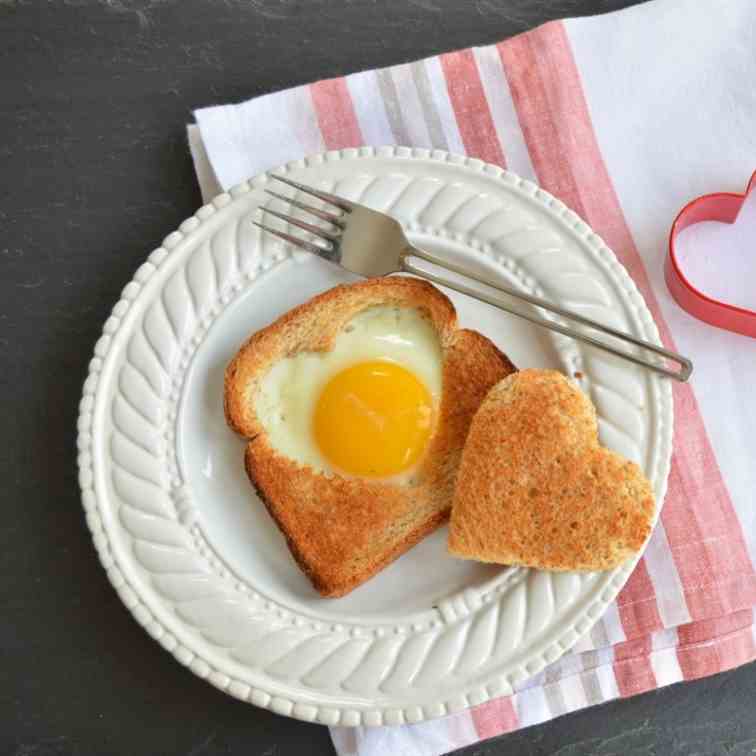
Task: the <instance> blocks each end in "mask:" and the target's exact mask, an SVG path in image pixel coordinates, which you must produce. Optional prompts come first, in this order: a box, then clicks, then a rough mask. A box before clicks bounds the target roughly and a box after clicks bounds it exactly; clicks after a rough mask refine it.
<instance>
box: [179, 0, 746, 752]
mask: <svg viewBox="0 0 756 756" xmlns="http://www.w3.org/2000/svg"><path fill="white" fill-rule="evenodd" d="M755 50H756V3H755V2H753V0H727V2H725V1H724V0H719V1H714V0H710V1H709V2H701V0H655V1H654V2H650V3H646V4H644V5H640V6H635V7H633V8H630V9H627V10H624V11H621V12H617V13H612V14H608V15H605V16H599V17H594V18H585V19H570V20H566V21H563V22H553V23H549V24H546V25H545V26H542V27H540V28H537V29H535V30H534V31H531V32H528V33H527V34H522V35H520V36H518V37H515V38H513V39H509V40H507V41H505V42H502V43H500V44H497V45H492V46H489V47H481V48H474V49H469V50H462V51H459V52H452V53H447V54H444V55H440V56H438V57H433V58H428V59H426V60H422V61H419V62H416V63H411V64H407V65H399V66H394V67H391V68H387V69H383V70H379V71H365V72H361V73H356V74H352V75H350V76H346V77H341V78H337V79H331V80H328V81H319V82H316V83H314V84H310V85H308V86H302V87H297V88H294V89H290V90H287V91H284V92H278V93H275V94H270V95H266V96H264V97H259V98H256V99H254V100H250V101H249V102H245V103H242V104H240V105H229V106H220V107H211V108H206V109H203V110H199V111H197V112H196V114H195V115H196V120H197V126H193V127H190V145H191V147H192V152H193V154H194V157H195V163H196V166H197V173H198V178H199V180H200V183H201V185H202V187H203V192H204V193H205V196H206V197H208V196H211V195H212V194H213V193H215V192H216V191H218V190H219V189H220V188H223V189H227V188H229V187H230V186H232V185H233V184H236V183H237V182H240V181H242V180H243V179H245V178H247V177H249V176H252V175H254V174H256V173H259V172H260V171H264V170H266V169H269V168H271V167H274V166H276V165H278V164H281V163H284V162H287V161H289V160H292V159H295V158H299V157H301V156H303V155H306V154H308V153H314V152H320V151H322V150H326V149H336V148H343V147H354V146H359V145H363V144H373V145H382V144H406V145H412V146H418V147H436V148H441V149H444V150H450V151H452V152H457V153H464V154H467V155H472V156H475V157H478V158H481V159H483V160H486V161H489V162H492V163H496V164H498V165H502V166H507V167H508V168H510V169H511V170H513V171H515V172H516V173H518V174H520V175H521V176H524V177H527V178H529V179H532V180H534V181H537V182H538V183H539V184H541V186H543V187H544V188H545V189H547V190H548V191H549V192H551V193H552V194H555V195H556V196H557V197H559V198H561V199H562V200H563V201H564V202H566V203H567V204H568V205H569V206H570V207H571V208H573V209H574V210H575V211H576V212H577V213H578V214H579V215H581V216H582V217H583V218H585V220H586V221H587V222H588V223H589V224H590V225H591V226H592V227H593V228H594V229H595V230H596V231H597V232H598V233H599V234H600V235H601V236H602V237H603V238H604V239H605V240H606V242H607V243H608V244H609V246H610V247H611V248H612V249H613V250H614V251H615V253H616V254H617V256H618V257H619V259H620V260H621V261H622V262H623V264H624V265H625V266H626V267H627V269H628V270H629V271H630V274H631V275H632V276H633V278H634V279H635V282H636V283H637V285H638V287H639V288H640V290H641V292H642V293H643V296H644V297H645V299H646V302H647V303H648V306H649V307H650V309H651V311H652V312H653V314H654V317H655V318H656V322H657V323H658V325H659V331H660V333H661V335H662V338H663V340H664V342H665V343H666V345H667V346H669V347H672V348H676V349H678V350H679V351H680V352H682V353H683V354H687V355H690V356H691V357H692V358H693V360H694V362H695V364H696V371H695V372H694V374H693V379H692V383H691V384H690V385H677V386H675V388H674V395H675V451H674V457H673V461H672V470H671V474H670V479H669V490H668V493H667V497H666V501H665V502H664V507H663V510H662V513H661V518H660V521H659V525H658V526H657V528H656V530H655V532H654V535H653V538H652V540H651V542H650V544H649V546H648V549H647V551H646V553H645V555H644V557H643V559H642V560H641V561H640V563H639V564H638V567H637V569H636V570H635V572H634V573H633V575H632V577H631V579H630V580H629V582H628V583H627V585H626V587H625V588H624V590H623V591H622V593H621V594H620V596H619V598H618V599H617V601H616V603H615V604H614V605H613V606H612V607H611V608H610V610H609V611H608V612H607V613H606V615H605V616H604V617H603V619H602V620H601V621H600V622H598V623H597V624H596V625H595V627H594V628H593V630H592V631H591V633H590V635H589V636H587V637H585V638H584V639H583V640H582V641H581V642H580V643H579V644H578V646H577V647H575V648H574V649H573V651H572V652H570V653H568V654H567V655H565V656H564V657H562V659H560V660H559V661H557V662H556V663H555V664H553V665H551V666H550V667H548V668H547V669H546V670H545V671H544V672H543V673H542V674H540V675H538V676H537V677H535V678H533V679H531V680H529V681H527V682H526V683H525V684H523V685H522V686H521V687H520V688H519V689H518V690H517V692H516V693H515V694H514V695H512V696H509V697H506V698H501V699H499V700H494V701H491V702H489V703H486V704H483V705H482V706H479V707H477V708H475V709H472V710H469V711H466V712H461V713H458V714H455V715H453V716H450V717H447V718H445V719H441V720H436V721H431V722H425V723H420V724H417V725H407V726H402V727H394V728H391V727H382V728H375V729H346V728H344V729H342V728H337V729H334V730H333V731H332V735H333V741H334V744H335V746H336V749H337V751H338V752H339V753H340V754H344V755H346V754H360V756H365V755H368V754H370V755H372V754H384V753H393V754H413V755H416V754H417V755H419V754H423V755H425V756H430V755H431V754H441V753H445V752H447V751H450V750H453V749H455V748H458V747H461V746H464V745H468V744H470V743H473V742H476V741H478V740H481V739H483V738H488V737H491V736H494V735H498V734H500V733H504V732H508V731H511V730H514V729H516V728H519V727H525V726H528V725H533V724H535V723H538V722H543V721H545V720H548V719H551V718H552V717H555V716H558V715H560V714H563V713H565V712H570V711H574V710H576V709H580V708H582V707H585V706H589V705H592V704H596V703H600V702H603V701H607V700H610V699H613V698H618V697H623V696H630V695H634V694H636V693H641V692H643V691H647V690H651V689H653V688H657V687H660V686H662V685H669V684H670V683H675V682H678V681H681V680H691V679H694V678H698V677H703V676H705V675H711V674H714V673H716V672H720V671H722V670H725V669H729V668H732V667H735V666H737V665H740V664H743V663H745V662H748V661H751V660H752V659H754V657H756V636H755V634H754V627H755V625H754V607H755V606H756V573H755V571H754V564H755V563H756V493H754V492H756V465H754V463H753V460H755V459H756V434H754V433H753V431H752V429H753V428H754V427H756V402H754V401H753V399H752V394H753V386H752V384H753V376H755V375H756V342H754V341H753V340H750V339H748V338H746V337H743V336H737V335H735V334H732V333H729V332H726V331H721V330H717V329H715V328H712V327H710V326H707V325H704V324H703V323H701V322H698V321H696V320H694V319H693V318H691V317H690V316H688V315H687V314H686V313H685V312H683V311H682V310H680V309H679V308H678V307H677V305H676V304H675V303H674V301H673V300H672V299H671V297H670V295H669V293H668V292H667V290H666V287H665V284H664V277H663V259H664V255H665V248H666V238H667V233H668V230H669V227H670V224H671V222H672V220H673V218H674V216H675V213H676V211H677V210H678V209H679V208H680V207H681V206H682V205H683V204H684V203H685V202H686V201H687V200H688V199H690V198H692V197H695V196H697V195H699V194H704V193H707V192H711V191H720V190H731V191H739V190H742V187H743V186H745V184H746V182H747V180H748V178H749V176H750V174H751V173H752V171H753V169H754V168H755V167H756V87H755V86H754V83H755V82H756V53H754V51H755Z"/></svg>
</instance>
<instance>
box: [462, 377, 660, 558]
mask: <svg viewBox="0 0 756 756" xmlns="http://www.w3.org/2000/svg"><path fill="white" fill-rule="evenodd" d="M653 517H654V499H653V493H652V490H651V485H650V483H649V482H648V480H646V478H645V477H644V475H643V473H642V472H641V470H640V468H639V467H638V466H637V465H636V464H635V463H633V462H630V461H628V460H626V459H624V458H623V457H621V456H620V455H619V454H616V453H615V452H613V451H610V450H608V449H605V448H603V447H601V446H600V445H599V441H598V428H597V423H596V412H595V409H594V407H593V405H592V404H591V402H590V400H589V399H588V397H587V396H585V394H583V392H582V391H580V389H579V388H577V387H576V386H574V385H573V384H572V383H570V382H569V381H568V380H567V379H566V378H565V377H564V376H563V375H561V374H560V373H558V372H556V371H551V370H523V371H521V372H519V373H515V374H513V375H511V376H509V377H508V378H505V379H504V380H502V381H501V382H500V383H498V384H497V385H496V386H494V387H493V388H492V389H491V391H490V392H489V393H488V395H487V396H486V398H485V400H484V401H483V403H482V404H481V406H480V408H479V409H478V411H477V413H476V414H475V417H474V418H473V422H472V424H471V426H470V432H469V434H468V437H467V442H466V444H465V449H464V452H463V455H462V462H461V465H460V469H459V474H458V478H457V484H456V489H455V495H454V503H453V507H452V516H451V523H450V528H449V551H450V552H451V553H452V554H454V555H456V556H460V557H464V558H468V559H477V560H480V561H485V562H496V563H500V564H509V565H522V566H526V567H534V568H539V569H545V570H605V569H610V568H613V567H616V566H617V565H619V564H621V563H622V562H623V561H625V560H626V559H628V558H629V557H630V556H632V555H633V554H634V553H636V552H637V551H638V550H639V549H640V548H641V547H642V546H643V544H644V543H645V541H646V539H647V538H648V535H649V533H650V531H651V526H652V522H653Z"/></svg>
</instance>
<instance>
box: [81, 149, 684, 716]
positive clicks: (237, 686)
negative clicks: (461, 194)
mask: <svg viewBox="0 0 756 756" xmlns="http://www.w3.org/2000/svg"><path fill="white" fill-rule="evenodd" d="M363 157H364V158H386V159H402V160H406V159H419V160H431V161H439V162H448V163H452V164H454V165H457V166H459V167H463V168H467V169H470V170H472V171H477V172H480V173H484V174H487V175H488V176H491V177H493V178H497V179H504V178H507V179H508V183H509V184H510V188H511V187H512V185H513V183H514V184H516V185H517V186H518V187H519V188H524V189H525V190H526V192H527V193H528V194H531V195H532V196H533V197H537V198H538V199H539V200H540V204H541V206H542V207H543V209H544V210H545V211H546V212H547V213H548V214H550V215H552V216H558V217H560V218H562V219H564V218H566V219H567V221H568V222H570V225H571V227H572V230H573V232H574V233H575V234H576V235H577V236H578V238H579V239H580V240H581V242H583V243H584V244H588V245H589V246H592V247H594V249H595V250H596V251H597V252H599V251H600V252H601V254H602V255H603V256H604V257H605V258H607V260H608V263H609V265H610V267H611V269H612V270H611V272H612V273H613V274H614V276H615V278H618V279H619V281H618V282H619V283H620V284H621V285H622V288H623V289H624V290H625V293H626V294H627V295H628V297H630V296H633V295H634V298H635V302H632V304H634V305H635V307H636V309H637V311H638V315H639V316H641V315H642V316H643V318H642V320H643V321H644V325H645V326H646V328H647V329H648V331H649V334H650V336H651V339H652V340H653V341H655V342H656V343H661V342H660V339H659V334H658V328H657V326H656V323H655V321H654V319H653V316H652V315H651V313H650V310H649V308H648V305H647V304H646V302H645V299H644V298H643V296H642V295H641V293H640V291H639V290H638V288H637V285H636V284H635V281H634V280H633V279H632V278H631V276H630V274H629V273H628V271H627V270H626V269H625V267H624V266H623V265H622V264H621V263H619V261H618V260H617V258H616V255H615V254H614V252H613V251H612V250H611V249H610V248H609V247H608V246H607V245H606V244H605V243H604V242H603V240H602V239H601V238H600V237H599V236H598V235H597V234H596V233H595V232H594V231H593V230H592V229H591V228H590V226H589V225H588V224H587V223H586V222H585V221H583V220H582V219H581V218H579V216H577V214H575V213H574V212H573V211H572V210H570V209H569V208H567V207H566V206H565V205H564V204H563V203H562V202H561V201H560V200H558V199H556V198H554V197H553V196H552V195H551V194H550V193H548V192H546V191H545V190H543V189H541V188H540V187H538V186H537V185H536V184H534V183H533V182H531V181H528V180H527V179H523V178H521V177H519V176H517V175H516V174H514V173H512V172H511V171H508V170H506V169H503V168H500V167H498V166H495V165H492V164H489V163H485V162H483V161H481V160H479V159H477V158H470V157H465V156H461V155H454V154H452V153H448V152H445V151H442V150H429V149H424V148H410V147H401V146H387V147H362V148H348V149H344V150H333V151H329V152H325V153H320V154H317V155H313V156H308V157H305V158H302V159H300V160H294V161H290V162H288V163H286V164H285V165H284V166H281V167H278V168H274V169H272V170H270V171H266V172H265V173H261V174H259V175H258V176H256V177H253V178H251V179H249V180H247V181H244V182H242V183H241V184H238V185H236V186H235V187H232V188H231V189H230V190H229V191H228V192H223V193H221V194H220V195H218V196H217V197H215V198H214V199H213V200H211V202H209V203H208V204H206V205H204V206H202V207H201V208H199V209H198V210H197V211H196V213H195V214H194V215H192V216H190V217H189V218H188V219H187V220H185V221H184V222H183V223H181V224H180V225H179V228H178V230H177V231H174V232H172V233H171V234H169V235H168V236H167V237H166V238H165V239H164V241H163V243H162V245H161V246H160V247H158V248H157V249H156V250H155V251H154V252H152V253H151V254H150V255H149V256H148V258H147V261H146V262H145V263H143V264H142V265H141V266H140V267H139V268H138V269H137V271H136V273H135V274H134V276H133V278H132V280H131V281H130V282H129V283H128V284H127V285H126V286H125V287H124V289H123V292H122V294H121V297H120V299H119V301H118V302H117V303H116V305H115V306H114V307H113V312H112V314H111V316H110V317H109V318H108V319H107V320H106V321H105V324H104V326H103V334H102V336H101V337H100V338H99V339H98V341H97V343H96V345H95V348H94V357H93V358H92V360H91V361H90V363H89V369H88V375H87V378H86V380H85V382H84V387H83V391H82V398H81V402H80V407H79V419H78V436H77V447H78V452H79V453H78V458H77V462H78V468H79V485H80V489H81V496H82V504H83V507H84V510H85V514H86V522H87V525H88V527H89V529H90V531H91V534H92V538H93V542H94V544H95V548H96V550H97V553H98V556H99V558H100V561H101V563H102V565H103V567H104V568H105V570H106V574H107V575H108V578H109V579H110V582H111V584H112V585H113V587H114V588H115V589H116V591H117V592H118V594H119V596H120V597H121V600H122V601H123V603H124V604H125V605H126V607H127V608H128V609H129V610H130V612H131V613H132V615H133V616H134V617H135V619H136V620H137V621H138V622H139V623H140V624H141V625H142V626H143V627H145V629H146V630H147V632H148V633H149V634H150V635H151V636H152V637H153V638H155V639H156V640H158V642H160V643H161V645H162V646H163V647H164V648H166V650H168V651H170V652H171V653H172V654H173V656H174V657H175V658H176V659H177V660H178V661H179V662H180V663H182V664H183V665H184V666H188V667H189V668H190V669H191V670H192V671H193V672H195V674H198V676H200V677H202V678H204V679H207V680H208V681H209V682H210V683H211V684H213V685H215V686H216V687H218V688H220V689H221V690H224V691H225V692H227V693H229V694H231V695H233V696H235V697H237V698H242V699H243V700H247V701H249V702H251V703H253V704H255V705H258V706H261V707H263V708H268V709H271V710H272V711H274V712H276V713H279V714H284V715H287V716H293V717H295V718H299V719H303V720H305V721H316V722H320V723H323V724H328V725H335V724H339V725H342V726H356V725H383V724H402V723H406V722H419V721H423V720H426V719H431V718H436V717H440V716H444V715H446V714H449V713H453V712H454V711H457V710H459V709H463V708H467V707H469V706H473V705H477V704H480V703H484V702H485V701H487V700H490V699H491V698H495V697H498V696H500V695H504V694H506V693H507V692H508V689H509V688H511V677H512V676H513V673H511V672H510V673H508V674H499V675H491V676H490V677H489V678H488V680H489V682H488V684H486V685H484V686H483V687H482V688H476V689H475V690H472V691H468V692H463V693H461V694H460V695H459V696H455V697H454V698H452V699H449V700H444V701H439V702H437V703H438V704H439V705H438V706H437V707H436V710H435V712H434V713H431V714H428V712H427V711H426V707H425V706H422V707H421V706H418V705H416V704H412V705H409V706H406V707H402V706H398V707H396V706H393V707H392V706H390V705H377V706H375V707H374V708H372V709H368V708H359V709H354V708H350V707H348V706H343V707H341V708H339V707H336V706H333V705H318V704H317V703H312V702H310V701H307V702H304V701H302V700H297V699H296V698H294V699H293V700H290V699H287V698H285V697H282V696H280V695H278V694H277V693H276V691H275V690H273V689H271V690H267V691H266V690H264V689H262V688H252V689H250V686H249V685H248V683H245V682H242V681H239V680H234V679H232V678H229V677H228V675H227V674H226V673H225V672H221V671H219V670H217V669H216V668H214V667H213V664H212V662H211V661H210V660H207V659H204V660H202V658H201V655H199V654H197V652H196V650H193V649H190V648H187V647H186V646H184V645H182V644H181V643H179V642H178V641H177V640H176V638H175V637H174V636H173V635H172V634H171V633H170V631H168V630H166V628H165V627H164V626H163V624H162V623H161V622H160V620H158V619H157V618H156V617H155V616H154V615H153V612H152V611H151V610H150V607H149V606H148V605H147V602H145V601H144V599H143V598H142V597H141V596H140V595H139V594H138V593H137V592H136V591H135V590H134V589H133V588H132V585H130V582H129V580H128V579H127V576H126V575H124V572H128V569H127V566H126V567H124V570H122V569H121V565H119V564H118V563H117V561H116V559H115V557H114V555H113V550H112V549H111V544H110V536H109V533H108V530H107V528H105V527H104V526H103V519H102V517H101V514H100V509H99V506H98V496H97V495H96V493H95V489H94V473H93V456H92V453H91V448H92V440H93V434H92V429H93V424H94V422H95V418H94V412H93V410H94V408H95V403H96V399H97V396H98V391H99V387H100V381H99V377H100V373H101V371H102V369H103V366H104V365H105V360H106V357H107V355H108V353H109V350H110V347H111V345H112V344H113V343H114V341H115V338H114V337H115V336H116V334H117V333H118V331H119V330H120V328H121V325H122V323H123V320H124V319H125V316H126V315H127V313H128V311H129V310H130V309H131V306H132V303H133V302H134V301H135V300H136V299H137V298H138V297H139V296H140V295H141V294H142V291H143V288H144V287H145V284H146V283H147V282H148V281H149V279H150V278H151V277H152V275H153V274H154V273H155V272H156V271H157V270H158V269H159V268H160V266H161V264H162V263H163V262H164V261H165V260H166V258H168V257H169V256H170V255H171V251H172V250H173V249H174V248H176V247H177V246H178V245H180V244H181V242H183V241H184V240H185V239H187V238H188V237H189V236H191V235H192V234H193V233H194V232H196V231H197V230H198V229H199V228H200V227H201V226H202V225H203V224H204V223H206V222H207V221H208V220H209V219H210V218H212V217H213V216H214V214H215V212H216V210H220V209H221V208H223V207H226V206H227V205H229V204H230V203H232V202H233V201H234V200H235V199H236V198H238V197H239V196H241V195H244V194H247V193H248V192H250V191H252V190H253V189H255V188H256V186H255V184H256V183H257V182H259V181H260V180H261V179H263V178H264V177H265V176H268V175H269V174H270V173H274V172H278V173H288V172H291V171H296V170H302V169H307V168H311V167H313V166H317V165H318V164H321V163H323V162H330V161H336V160H350V159H359V158H363ZM628 304H630V302H628ZM658 386H659V402H660V405H661V406H660V409H661V410H662V413H661V414H660V418H659V420H658V423H657V425H660V426H661V427H660V433H659V435H658V436H657V438H658V443H659V452H658V454H659V458H660V464H659V478H660V480H659V493H658V497H657V507H656V517H655V522H656V519H658V516H659V513H660V511H661V507H662V505H663V501H664V496H665V494H666V489H667V484H668V477H669V470H670V465H671V453H672V434H673V423H674V411H673V402H672V391H671V386H670V385H669V381H660V382H659V384H658ZM661 415H663V417H662V416H661ZM667 417H668V419H669V422H667V423H663V422H662V420H666V419H667ZM647 543H648V541H647V542H646V544H644V547H643V549H642V550H641V551H640V552H639V553H638V554H637V555H636V556H635V557H634V558H632V559H631V560H629V561H628V562H625V563H624V564H623V565H621V566H620V567H618V568H616V569H615V570H613V571H612V572H611V573H610V574H611V579H610V580H609V581H608V587H606V588H604V590H603V592H602V594H601V595H600V596H599V597H597V600H598V602H599V603H600V606H601V609H600V611H599V612H597V613H596V614H595V617H594V616H591V617H590V620H589V622H588V624H587V627H585V629H582V630H581V631H580V632H576V630H575V628H576V626H577V625H578V624H579V620H581V621H584V620H585V619H586V617H587V615H588V613H589V612H588V609H586V610H584V611H583V612H581V614H580V615H579V617H578V619H576V620H575V621H573V622H572V623H571V628H570V630H571V631H572V632H573V634H574V635H575V639H574V640H573V641H572V642H571V643H568V644H566V645H565V644H563V643H562V642H561V639H560V640H559V641H553V642H552V643H550V644H548V645H547V646H545V647H542V648H541V649H540V651H539V652H538V653H536V654H532V655H531V656H529V657H528V659H527V662H528V663H527V670H528V673H529V674H536V673H537V672H539V671H540V670H541V669H542V668H543V667H544V666H546V664H548V663H551V662H553V661H555V660H556V659H557V658H559V656H561V655H562V653H564V652H565V651H566V650H568V649H569V648H571V646H572V645H573V643H574V642H575V641H576V640H577V639H578V638H579V637H580V636H581V635H583V634H584V633H585V632H587V631H588V629H589V628H590V627H591V626H592V625H593V624H594V622H595V621H597V619H598V618H599V617H600V616H601V615H602V614H603V613H604V610H605V609H606V608H607V607H608V605H609V603H610V602H611V601H613V600H614V598H615V597H616V595H617V593H618V592H619V590H620V589H621V588H622V586H623V585H624V584H625V582H626V581H627V579H628V577H629V576H630V573H631V572H632V570H633V569H634V567H635V565H636V564H637V562H638V560H639V559H640V558H641V556H642V554H643V553H644V551H645V548H646V546H647ZM593 605H594V602H593V601H592V603H591V608H592V607H593ZM584 624H585V623H584ZM197 658H199V659H200V660H201V661H202V665H199V666H200V669H201V672H200V670H199V669H197V668H196V667H197V666H198V665H196V664H192V662H194V661H195V660H196V659H197ZM273 687H275V686H273ZM467 687H468V688H469V687H470V686H469V685H468V686H467ZM305 704H306V705H305Z"/></svg>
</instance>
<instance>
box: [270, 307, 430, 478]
mask: <svg viewBox="0 0 756 756" xmlns="http://www.w3.org/2000/svg"><path fill="white" fill-rule="evenodd" d="M442 359H443V355H442V351H441V345H440V343H439V339H438V334H437V333H436V331H435V329H434V327H433V325H432V324H431V322H430V321H429V320H428V318H427V317H426V316H425V315H424V314H423V313H422V312H421V311H420V310H419V309H417V308H410V307H394V306H388V305H378V306H374V307H370V308H368V309H366V310H363V311H362V312H360V313H359V314H358V315H357V316H355V317H354V318H353V319H352V320H351V321H349V323H348V324H347V325H346V326H345V327H344V329H343V330H342V331H341V333H340V334H339V335H338V336H337V338H336V340H335V343H334V345H333V348H332V350H331V351H328V352H300V353H299V354H296V355H295V356H293V357H287V358H285V359H282V360H280V361H278V362H277V363H276V364H275V365H273V367H272V368H271V369H270V370H269V371H268V373H267V374H266V375H265V377H264V378H263V380H262V384H261V387H260V391H259V392H258V394H257V399H256V405H255V410H256V412H257V416H258V417H259V418H260V420H261V422H262V425H263V427H264V428H265V430H266V432H267V434H268V439H269V441H270V443H271V445H272V446H273V448H274V449H276V450H277V451H279V452H280V453H281V454H284V455H286V456H288V457H290V458H292V459H294V460H296V461H297V462H299V463H301V464H303V465H309V466H310V467H312V468H313V469H314V470H315V471H317V472H325V473H337V474H341V475H345V476H351V477H364V478H372V479H388V480H394V481H397V482H402V481H406V480H409V479H410V478H411V476H412V473H413V471H414V470H415V469H416V467H417V465H418V463H419V462H420V461H421V459H422V458H423V454H424V452H425V449H426V447H427V445H428V441H429V439H430V437H431V436H432V434H433V428H434V423H435V419H436V416H437V413H438V406H439V402H440V399H441V387H442V380H441V378H442Z"/></svg>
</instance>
